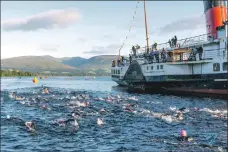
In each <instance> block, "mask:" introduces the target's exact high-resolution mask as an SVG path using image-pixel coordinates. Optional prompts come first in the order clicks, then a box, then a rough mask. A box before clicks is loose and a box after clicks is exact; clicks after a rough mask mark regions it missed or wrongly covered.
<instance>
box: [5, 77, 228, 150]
mask: <svg viewBox="0 0 228 152" xmlns="http://www.w3.org/2000/svg"><path fill="white" fill-rule="evenodd" d="M42 85H44V87H42ZM44 88H47V89H48V90H49V94H45V93H44V92H43V89H44ZM10 92H14V93H13V94H11V95H10ZM118 95H119V96H118ZM15 96H20V97H21V98H20V97H17V98H16V97H15ZM79 102H81V103H83V102H89V106H87V107H80V105H78V104H79ZM44 105H45V106H46V107H45V108H44V107H43V106H44ZM182 107H185V108H186V109H185V110H184V111H183V120H177V119H176V117H175V115H176V112H177V110H178V109H179V108H182ZM194 107H196V108H197V110H194ZM102 108H103V109H104V110H105V112H101V111H100V110H101V109H102ZM72 112H75V113H76V114H78V115H80V116H79V118H77V122H78V124H79V128H76V129H75V127H74V124H73V123H67V124H66V125H65V126H61V125H60V124H59V123H58V121H59V120H70V119H72ZM7 115H8V116H7ZM9 116H10V118H9ZM7 117H8V118H7ZM98 118H103V122H104V124H102V125H98V124H97V119H98ZM31 120H33V121H34V122H35V124H36V131H35V132H33V133H32V132H29V131H27V130H26V128H25V126H24V123H21V122H26V121H31ZM181 129H185V130H186V131H187V133H188V136H190V137H192V138H193V139H194V140H193V141H191V142H187V141H186V142H183V141H178V140H177V137H178V136H179V132H180V130H181ZM1 151H26V152H27V151H28V152H29V151H33V152H34V151H55V152H56V151H64V152H68V151H72V152H75V151H92V152H96V151H101V152H102V151H143V152H146V151H155V152H158V151H200V152H202V151H207V152H210V151H227V101H224V100H219V99H217V100H216V99H209V98H197V97H195V98H193V97H177V96H163V95H151V94H136V93H128V92H126V91H125V90H123V89H120V88H119V87H117V85H116V84H115V83H114V82H112V81H111V80H110V78H109V77H98V78H96V79H95V80H84V78H83V77H75V78H72V80H69V79H68V78H65V77H52V78H48V79H44V80H39V83H38V84H33V83H32V78H21V79H18V78H2V79H1Z"/></svg>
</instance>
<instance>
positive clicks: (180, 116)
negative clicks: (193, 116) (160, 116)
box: [176, 112, 183, 120]
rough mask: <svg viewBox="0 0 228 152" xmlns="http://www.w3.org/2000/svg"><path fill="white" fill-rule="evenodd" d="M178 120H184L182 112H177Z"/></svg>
mask: <svg viewBox="0 0 228 152" xmlns="http://www.w3.org/2000/svg"><path fill="white" fill-rule="evenodd" d="M176 118H177V119H178V120H183V114H182V112H177V116H176Z"/></svg>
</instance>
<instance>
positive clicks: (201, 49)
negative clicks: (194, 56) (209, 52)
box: [197, 46, 203, 60]
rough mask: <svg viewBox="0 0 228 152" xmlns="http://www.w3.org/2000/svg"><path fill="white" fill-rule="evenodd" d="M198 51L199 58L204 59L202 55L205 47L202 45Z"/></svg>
mask: <svg viewBox="0 0 228 152" xmlns="http://www.w3.org/2000/svg"><path fill="white" fill-rule="evenodd" d="M197 52H198V53H199V59H200V60H202V55H203V47H202V46H200V47H199V48H198V49H197Z"/></svg>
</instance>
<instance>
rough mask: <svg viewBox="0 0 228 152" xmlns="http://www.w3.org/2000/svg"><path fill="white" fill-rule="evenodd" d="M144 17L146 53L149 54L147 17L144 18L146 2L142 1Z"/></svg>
mask: <svg viewBox="0 0 228 152" xmlns="http://www.w3.org/2000/svg"><path fill="white" fill-rule="evenodd" d="M144 16H145V28H146V52H147V53H149V38H148V30H147V17H146V0H144Z"/></svg>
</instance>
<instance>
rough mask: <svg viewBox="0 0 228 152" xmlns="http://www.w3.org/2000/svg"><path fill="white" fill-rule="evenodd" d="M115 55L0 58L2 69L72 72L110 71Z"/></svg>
mask: <svg viewBox="0 0 228 152" xmlns="http://www.w3.org/2000/svg"><path fill="white" fill-rule="evenodd" d="M114 59H116V56H115V55H101V56H95V57H92V58H89V59H85V58H81V57H63V58H55V57H52V56H21V57H14V58H8V59H2V60H1V64H2V65H1V67H2V69H18V70H23V71H31V72H43V71H52V72H73V71H75V70H88V71H97V70H102V71H108V72H109V71H110V66H111V62H112V60H114Z"/></svg>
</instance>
